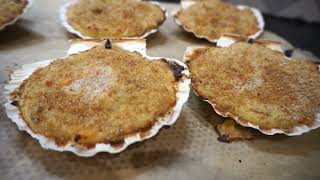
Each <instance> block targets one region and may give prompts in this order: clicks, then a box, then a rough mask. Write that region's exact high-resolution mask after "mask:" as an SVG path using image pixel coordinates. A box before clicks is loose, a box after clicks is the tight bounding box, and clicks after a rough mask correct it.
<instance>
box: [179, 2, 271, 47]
mask: <svg viewBox="0 0 320 180" xmlns="http://www.w3.org/2000/svg"><path fill="white" fill-rule="evenodd" d="M199 2H200V1H181V9H178V10H175V11H174V13H173V17H174V21H175V23H176V24H177V25H179V26H180V27H181V28H182V29H183V30H185V31H187V32H189V33H192V34H193V35H194V36H196V37H197V38H200V39H206V40H208V41H210V42H213V43H216V42H217V41H218V39H219V38H218V39H212V38H209V37H207V36H203V35H199V34H197V33H195V32H193V31H192V30H190V29H189V28H187V27H186V26H184V25H183V24H182V23H181V22H180V21H179V19H178V17H177V14H178V12H179V11H180V10H182V9H186V8H188V7H190V6H192V5H193V4H195V3H199ZM236 7H237V8H238V9H240V10H243V9H250V10H251V11H252V13H253V14H254V15H255V16H256V19H257V21H258V27H259V29H260V30H259V31H258V32H256V33H254V34H252V35H250V36H249V38H252V39H256V38H257V37H259V36H260V35H261V34H262V33H263V31H264V26H265V22H264V19H263V16H262V13H261V12H260V11H259V10H258V9H257V8H254V7H249V6H245V5H236Z"/></svg>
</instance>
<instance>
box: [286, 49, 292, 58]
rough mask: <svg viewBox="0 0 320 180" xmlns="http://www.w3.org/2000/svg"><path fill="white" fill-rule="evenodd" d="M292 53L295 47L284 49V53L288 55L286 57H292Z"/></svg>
mask: <svg viewBox="0 0 320 180" xmlns="http://www.w3.org/2000/svg"><path fill="white" fill-rule="evenodd" d="M292 54H293V49H288V50H285V51H284V55H285V56H286V57H289V58H290V57H292Z"/></svg>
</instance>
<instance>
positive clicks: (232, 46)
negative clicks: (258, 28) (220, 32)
mask: <svg viewBox="0 0 320 180" xmlns="http://www.w3.org/2000/svg"><path fill="white" fill-rule="evenodd" d="M185 61H186V63H187V66H188V67H189V70H190V76H191V80H192V87H193V90H194V91H195V93H196V94H197V95H199V96H200V97H202V98H203V99H204V100H205V101H207V102H209V103H210V104H211V105H212V107H213V108H214V110H215V111H216V112H217V113H218V114H219V115H221V116H224V117H231V118H232V119H234V120H235V121H236V122H237V123H239V124H241V125H243V126H246V127H252V128H255V129H258V130H259V131H261V132H262V133H264V134H267V135H273V134H276V133H283V134H286V135H289V136H293V135H301V134H302V133H305V132H308V131H310V130H312V129H316V128H318V127H319V126H320V102H319V99H320V71H319V65H317V64H315V63H314V62H313V61H311V60H308V59H293V58H288V57H286V56H284V53H283V52H281V49H279V44H277V43H275V42H271V41H267V40H258V41H252V40H250V41H249V42H246V41H244V39H241V38H239V37H236V36H225V37H222V38H221V39H220V40H219V41H218V43H217V46H213V47H202V48H188V49H187V51H186V53H185Z"/></svg>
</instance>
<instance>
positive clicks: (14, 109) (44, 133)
mask: <svg viewBox="0 0 320 180" xmlns="http://www.w3.org/2000/svg"><path fill="white" fill-rule="evenodd" d="M141 41H142V40H118V42H117V40H114V41H113V43H112V44H110V42H109V44H108V43H107V44H105V45H104V44H102V43H101V41H80V42H77V43H76V44H75V45H74V46H72V47H71V49H70V51H69V53H71V54H72V55H69V56H67V57H65V58H62V59H57V60H49V61H42V62H38V63H35V64H31V65H26V66H24V67H23V68H22V69H20V70H18V71H16V72H14V73H13V74H12V76H11V77H12V80H11V81H10V83H9V84H8V85H7V86H6V89H7V91H8V93H9V94H10V98H9V99H10V101H9V102H8V103H6V105H5V106H6V110H7V114H8V116H9V117H10V118H11V119H12V120H13V121H14V122H15V123H16V124H17V125H18V126H19V128H20V129H22V130H26V131H27V132H28V133H29V134H31V136H33V137H34V138H36V139H38V140H39V142H40V144H41V145H42V147H44V148H47V149H53V150H57V151H72V152H74V153H76V154H77V155H79V156H93V155H95V154H96V153H98V152H109V153H118V152H121V151H123V150H124V149H126V147H127V146H129V145H130V144H132V143H134V142H139V141H143V140H145V139H148V138H150V137H152V136H154V135H155V134H157V133H158V131H159V129H160V128H161V127H163V126H167V125H168V126H169V125H172V124H173V123H174V122H175V121H176V120H177V118H178V117H179V114H180V112H181V109H182V106H183V104H184V103H185V102H186V101H187V99H188V96H189V90H190V87H189V85H190V79H189V77H188V76H189V75H188V70H187V67H186V66H185V65H184V64H183V63H181V62H179V61H177V60H173V59H166V58H152V57H149V56H147V55H145V54H144V53H145V52H144V50H145V43H144V42H142V45H141ZM139 43H140V45H139ZM22 74H23V75H22ZM21 75H22V76H21Z"/></svg>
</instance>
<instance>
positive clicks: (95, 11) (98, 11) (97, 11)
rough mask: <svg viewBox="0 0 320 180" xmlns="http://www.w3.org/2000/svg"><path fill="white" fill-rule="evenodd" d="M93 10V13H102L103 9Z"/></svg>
mask: <svg viewBox="0 0 320 180" xmlns="http://www.w3.org/2000/svg"><path fill="white" fill-rule="evenodd" d="M91 11H92V13H93V14H101V13H102V9H99V8H97V9H92V10H91Z"/></svg>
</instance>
